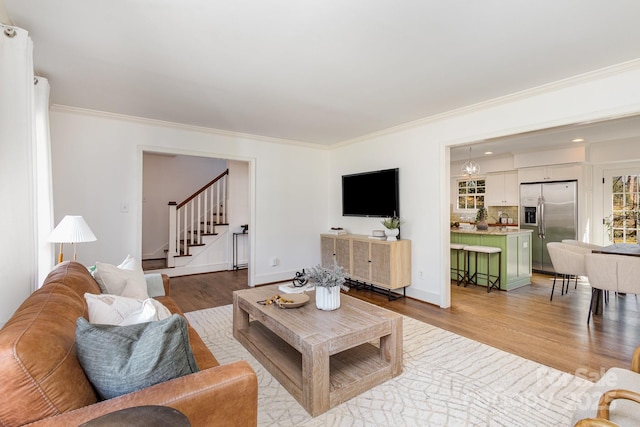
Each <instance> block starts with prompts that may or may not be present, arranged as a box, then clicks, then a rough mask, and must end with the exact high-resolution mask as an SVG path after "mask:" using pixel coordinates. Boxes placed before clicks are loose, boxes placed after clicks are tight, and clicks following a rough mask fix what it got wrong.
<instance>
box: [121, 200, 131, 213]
mask: <svg viewBox="0 0 640 427" xmlns="http://www.w3.org/2000/svg"><path fill="white" fill-rule="evenodd" d="M120 212H122V213H127V212H129V203H127V202H120Z"/></svg>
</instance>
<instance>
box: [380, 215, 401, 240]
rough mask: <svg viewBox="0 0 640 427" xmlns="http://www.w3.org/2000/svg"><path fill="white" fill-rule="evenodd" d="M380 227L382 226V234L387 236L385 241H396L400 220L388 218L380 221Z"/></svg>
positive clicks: (394, 217)
mask: <svg viewBox="0 0 640 427" xmlns="http://www.w3.org/2000/svg"><path fill="white" fill-rule="evenodd" d="M380 223H381V224H382V225H384V234H385V235H386V236H387V240H398V234H400V224H402V221H400V218H398V217H397V216H390V217H387V218H385V219H383V220H382V221H380Z"/></svg>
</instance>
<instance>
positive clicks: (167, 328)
mask: <svg viewBox="0 0 640 427" xmlns="http://www.w3.org/2000/svg"><path fill="white" fill-rule="evenodd" d="M76 350H77V353H78V359H79V360H80V365H82V369H84V372H85V373H86V375H87V378H89V381H90V382H91V384H92V385H93V387H94V388H95V390H96V392H97V394H98V397H99V398H100V399H111V398H113V397H116V396H120V395H122V394H126V393H131V392H134V391H137V390H141V389H143V388H145V387H149V386H152V385H154V384H158V383H161V382H164V381H168V380H171V379H173V378H178V377H181V376H183V375H187V374H190V373H192V372H197V371H198V370H199V369H198V365H197V364H196V361H195V358H194V357H193V352H192V351H191V346H190V345H189V334H188V331H187V321H186V320H185V319H184V318H183V317H182V316H179V315H177V314H174V315H172V316H171V317H168V318H166V319H164V320H159V321H156V322H149V323H140V324H136V325H127V326H113V325H98V324H92V323H89V322H88V321H87V320H86V319H85V318H84V317H79V318H78V320H77V322H76Z"/></svg>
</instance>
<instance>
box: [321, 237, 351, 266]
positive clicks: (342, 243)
mask: <svg viewBox="0 0 640 427" xmlns="http://www.w3.org/2000/svg"><path fill="white" fill-rule="evenodd" d="M334 259H335V260H336V262H337V263H338V265H339V266H340V267H342V268H344V269H345V270H346V271H347V272H351V241H350V240H349V239H344V238H340V237H329V236H321V237H320V265H321V266H322V267H324V268H333V260H334Z"/></svg>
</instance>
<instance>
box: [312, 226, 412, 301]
mask: <svg viewBox="0 0 640 427" xmlns="http://www.w3.org/2000/svg"><path fill="white" fill-rule="evenodd" d="M320 258H321V265H322V267H325V268H332V267H333V260H334V258H335V259H336V260H337V262H338V265H340V266H341V267H343V268H344V269H345V270H347V272H348V273H349V277H350V278H351V279H352V280H358V281H361V282H367V283H369V284H372V285H377V286H380V287H383V288H389V289H397V288H403V287H405V286H409V285H411V241H409V240H397V241H393V242H388V241H380V240H372V239H369V238H368V237H367V236H360V235H345V236H331V235H321V236H320Z"/></svg>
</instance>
